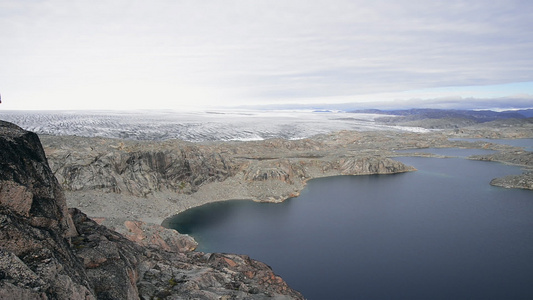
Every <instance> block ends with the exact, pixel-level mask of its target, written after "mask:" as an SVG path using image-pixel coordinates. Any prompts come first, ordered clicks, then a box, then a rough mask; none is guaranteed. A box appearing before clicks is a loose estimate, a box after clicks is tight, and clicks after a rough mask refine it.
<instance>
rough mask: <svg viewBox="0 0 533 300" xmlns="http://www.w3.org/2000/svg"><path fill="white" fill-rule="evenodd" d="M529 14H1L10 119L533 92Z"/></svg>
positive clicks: (332, 5)
mask: <svg viewBox="0 0 533 300" xmlns="http://www.w3.org/2000/svg"><path fill="white" fill-rule="evenodd" d="M531 13H533V2H531V4H530V2H528V1H490V2H487V1H481V0H479V1H475V0H470V1H413V0H404V1H379V0H378V1H350V0H343V1H339V0H328V1H323V0H320V1H303V0H297V1H295V0H287V1H266V0H262V1H256V0H251V1H250V0H247V1H244V0H241V1H235V0H233V1H207V0H194V1H193V0H187V1H183V0H182V1H170V0H160V1H148V2H147V1H125V0H122V1H90V2H87V1H81V0H74V1H72V0H68V1H67V0H42V1H0V28H2V30H1V31H0V39H1V40H2V47H1V48H0V92H1V93H2V95H3V96H4V97H3V99H4V104H3V105H4V107H5V108H29V107H35V108H46V107H54V108H66V107H68V108H75V107H82V108H108V107H113V108H117V107H118V108H120V107H135V108H143V107H154V106H155V107H161V108H164V107H169V108H180V107H184V106H191V105H192V106H202V105H204V106H207V105H232V104H243V103H249V104H252V103H283V102H291V101H292V102H305V101H308V102H315V103H317V102H318V101H322V100H324V99H325V100H326V101H334V99H337V100H338V99H356V100H357V99H361V98H365V97H366V96H362V95H367V94H372V95H375V94H387V95H390V97H394V93H398V92H402V91H410V90H419V89H424V88H438V87H443V86H473V85H480V86H482V85H494V84H502V83H510V82H524V81H533V41H532V40H531V39H530V37H531V36H533V24H531V23H533V21H531V20H530V19H531V18H530V16H531ZM516 92H527V91H521V90H517V91H516ZM389 93H391V94H389ZM464 97H468V96H464ZM437 98H438V97H437ZM358 101H359V100H358Z"/></svg>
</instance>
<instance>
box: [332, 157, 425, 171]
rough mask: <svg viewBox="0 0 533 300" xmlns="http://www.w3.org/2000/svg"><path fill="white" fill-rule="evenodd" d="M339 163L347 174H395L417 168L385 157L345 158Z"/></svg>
mask: <svg viewBox="0 0 533 300" xmlns="http://www.w3.org/2000/svg"><path fill="white" fill-rule="evenodd" d="M339 164H340V169H341V170H342V171H341V172H342V174H345V175H364V174H393V173H401V172H408V171H414V170H415V169H414V168H413V167H409V166H406V165H404V164H403V163H401V162H398V161H395V160H392V159H390V158H383V157H361V158H351V159H343V160H341V161H340V163H339Z"/></svg>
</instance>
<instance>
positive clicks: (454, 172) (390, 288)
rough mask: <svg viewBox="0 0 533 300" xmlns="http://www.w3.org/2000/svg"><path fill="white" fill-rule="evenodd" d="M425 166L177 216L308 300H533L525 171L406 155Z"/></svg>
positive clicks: (185, 227)
mask: <svg viewBox="0 0 533 300" xmlns="http://www.w3.org/2000/svg"><path fill="white" fill-rule="evenodd" d="M399 160H401V161H402V162H404V163H407V164H410V165H413V166H415V167H416V168H417V169H418V170H419V171H417V172H410V173H404V174H396V175H373V176H344V177H331V178H324V179H317V180H312V181H311V182H309V185H308V186H307V187H306V188H305V189H304V190H303V191H302V194H301V196H300V197H297V198H292V199H289V200H287V201H285V202H284V203H281V204H265V203H253V202H250V201H227V202H222V203H214V204H208V205H205V206H202V207H198V208H195V209H191V210H188V211H186V212H184V213H182V214H180V215H178V216H177V217H175V218H174V219H173V220H172V225H171V226H173V227H174V228H176V229H178V230H179V231H180V232H184V233H190V234H191V235H193V236H194V237H195V238H196V239H197V240H198V241H199V243H200V247H199V249H198V250H200V251H207V252H231V253H241V254H248V255H250V256H251V257H252V258H254V259H258V260H261V261H263V262H266V263H267V264H269V265H270V266H272V268H273V269H274V271H275V272H276V273H277V274H279V275H281V276H282V277H283V278H284V279H285V280H286V281H287V282H288V283H289V284H290V285H291V286H292V287H293V288H295V289H297V290H299V291H301V292H302V293H303V294H304V296H305V297H307V298H308V299H533V284H532V283H531V280H532V279H533V192H532V191H526V190H508V189H503V188H497V187H492V186H490V185H489V181H490V180H491V179H492V178H494V177H499V176H504V175H508V174H518V173H520V172H521V171H520V169H518V168H516V167H511V166H506V165H503V164H498V163H491V162H480V161H471V160H465V159H460V158H447V159H436V158H420V157H405V158H400V159H399Z"/></svg>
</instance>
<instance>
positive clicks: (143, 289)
mask: <svg viewBox="0 0 533 300" xmlns="http://www.w3.org/2000/svg"><path fill="white" fill-rule="evenodd" d="M129 226H130V229H131V230H132V231H135V230H139V231H140V233H142V232H145V231H147V232H149V231H150V230H147V229H146V228H145V227H143V226H149V225H146V224H143V223H142V222H137V223H135V222H132V223H131V224H129ZM0 229H1V231H0V299H303V297H302V296H301V294H299V293H298V292H296V291H294V290H292V289H291V288H290V287H288V286H287V284H286V283H285V282H284V281H283V280H282V279H281V278H280V277H278V276H276V275H275V274H274V273H273V271H272V270H271V269H270V268H269V267H268V266H267V265H265V264H263V263H260V262H257V261H254V260H252V259H250V258H249V257H247V256H242V255H230V254H214V253H200V252H192V251H191V249H193V248H194V244H191V243H189V242H187V238H186V237H182V236H179V235H178V234H177V233H175V235H174V236H173V238H170V239H166V240H165V239H159V240H153V241H154V242H153V243H146V244H147V245H145V246H142V245H140V244H138V243H135V242H133V241H130V240H129V239H127V238H126V237H124V236H122V235H121V234H119V233H117V232H115V231H112V230H109V229H108V228H106V227H104V226H101V225H99V224H98V223H96V222H95V221H93V220H92V219H90V218H88V217H87V216H86V215H85V214H83V213H82V212H81V211H79V210H78V209H70V210H68V209H67V206H66V201H65V196H64V194H63V191H62V189H61V187H60V185H59V183H58V181H57V179H56V178H55V177H54V174H53V172H52V171H51V169H50V168H49V166H48V162H47V158H46V156H45V153H44V151H43V148H42V146H41V143H40V140H39V138H38V137H37V135H35V134H34V133H32V132H28V131H25V130H22V129H21V128H19V127H17V126H16V125H13V124H10V123H7V122H3V121H0ZM167 234H169V235H172V233H168V232H167ZM135 236H136V237H139V234H137V235H135ZM157 236H164V234H160V233H159V234H158V235H157ZM147 238H149V237H146V236H145V237H144V238H143V240H146V239H147ZM169 241H175V243H171V242H169Z"/></svg>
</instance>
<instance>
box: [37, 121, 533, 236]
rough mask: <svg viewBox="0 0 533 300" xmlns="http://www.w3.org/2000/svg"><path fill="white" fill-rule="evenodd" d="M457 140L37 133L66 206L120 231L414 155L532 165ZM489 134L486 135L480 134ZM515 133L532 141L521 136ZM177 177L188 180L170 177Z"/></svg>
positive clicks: (276, 195)
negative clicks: (465, 155)
mask: <svg viewBox="0 0 533 300" xmlns="http://www.w3.org/2000/svg"><path fill="white" fill-rule="evenodd" d="M525 129H527V128H525ZM511 133H512V134H511V135H508V134H507V135H506V134H503V133H502V132H498V135H499V136H498V137H499V138H505V137H507V138H509V137H510V138H517V134H516V131H512V132H511ZM528 134H529V135H528ZM465 135H466V137H477V136H479V135H480V133H479V132H476V134H465V133H464V132H462V133H461V134H456V133H454V132H453V131H452V132H450V131H440V132H431V133H406V132H392V131H391V132H389V131H381V132H359V131H341V132H336V133H332V134H327V135H319V136H315V137H313V138H309V139H302V140H294V141H290V140H282V139H273V140H265V141H251V142H217V143H215V142H210V143H206V144H202V143H200V144H194V143H188V142H183V141H178V140H170V141H162V142H150V141H147V142H139V141H128V140H117V139H105V138H82V137H65V136H58V137H55V136H44V137H42V142H43V144H44V146H45V151H46V154H47V157H48V159H49V162H50V165H51V166H52V169H53V170H54V173H55V175H56V177H58V180H59V182H60V183H61V184H62V185H63V187H64V189H65V193H66V196H67V203H68V206H69V207H77V208H80V209H81V210H83V211H84V212H85V213H86V214H87V215H88V216H90V217H92V218H95V219H97V220H100V222H101V223H102V224H103V225H106V226H109V227H111V228H114V229H115V230H117V231H123V230H124V228H123V224H124V222H125V221H131V220H134V221H142V222H146V223H149V224H156V225H161V223H162V222H163V221H164V220H165V219H166V218H169V217H171V216H174V215H176V214H178V213H180V212H183V211H185V210H187V209H190V208H193V207H197V206H200V205H204V204H207V203H212V202H218V201H226V200H235V199H242V200H248V201H250V200H251V201H258V202H281V201H284V200H286V199H287V198H290V197H295V196H298V195H299V193H300V191H301V190H302V189H303V188H304V187H305V185H306V184H307V182H308V181H309V180H312V179H316V178H322V177H330V176H342V175H370V174H393V173H401V172H407V171H414V168H412V167H409V166H405V165H404V164H402V163H400V162H398V161H395V160H394V158H395V157H400V156H426V157H428V156H430V157H439V156H438V155H433V154H428V153H416V149H423V148H433V147H435V148H469V149H490V150H495V151H497V152H496V153H495V154H489V155H481V156H477V157H475V158H469V159H477V160H487V161H498V162H501V163H508V164H514V165H518V166H521V167H523V168H524V169H525V171H526V172H527V170H531V169H533V156H532V153H531V152H527V151H521V150H520V148H517V147H512V146H507V145H500V144H493V143H490V142H468V141H457V140H453V141H451V140H449V139H450V138H457V137H461V138H464V137H465ZM490 135H494V130H488V131H487V132H485V133H483V136H490ZM520 137H522V138H533V135H532V134H531V133H530V132H529V131H528V130H524V131H523V134H522V135H521V136H520ZM395 150H412V151H413V153H396V152H395ZM184 166H186V167H188V169H184ZM118 169H119V170H120V172H117V171H116V170H118ZM73 170H74V171H73ZM165 172H166V173H165ZM169 172H175V173H169ZM176 172H177V173H176ZM179 172H181V173H179ZM183 172H185V173H186V174H189V175H188V176H189V177H183V176H182V175H179V174H183ZM165 174H166V175H165ZM172 174H177V175H179V176H182V177H178V179H177V180H174V181H170V180H168V177H171V176H177V175H172ZM206 174H207V175H206ZM517 176H518V174H517ZM180 178H181V179H180ZM526 179H527V178H526ZM527 180H529V181H530V180H531V178H529V179H527ZM487 184H489V183H487ZM73 189H74V190H73ZM76 189H77V190H76ZM121 228H122V229H121Z"/></svg>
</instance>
